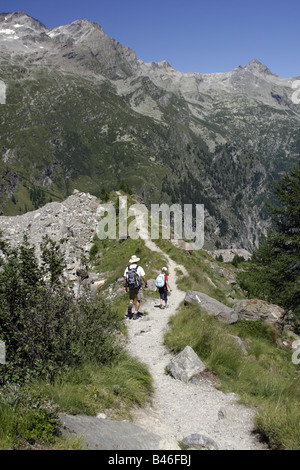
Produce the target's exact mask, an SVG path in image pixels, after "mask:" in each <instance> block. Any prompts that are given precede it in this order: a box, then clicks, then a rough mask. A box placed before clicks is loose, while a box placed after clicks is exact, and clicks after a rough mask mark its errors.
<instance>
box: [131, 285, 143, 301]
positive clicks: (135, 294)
mask: <svg viewBox="0 0 300 470" xmlns="http://www.w3.org/2000/svg"><path fill="white" fill-rule="evenodd" d="M129 297H130V300H137V301H138V302H140V301H141V300H142V298H143V291H142V289H141V288H139V289H129Z"/></svg>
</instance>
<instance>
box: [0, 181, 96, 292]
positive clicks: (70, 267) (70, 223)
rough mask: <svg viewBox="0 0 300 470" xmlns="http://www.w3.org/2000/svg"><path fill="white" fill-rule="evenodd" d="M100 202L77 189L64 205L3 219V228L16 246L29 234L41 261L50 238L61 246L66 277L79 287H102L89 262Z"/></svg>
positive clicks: (57, 204)
mask: <svg viewBox="0 0 300 470" xmlns="http://www.w3.org/2000/svg"><path fill="white" fill-rule="evenodd" d="M99 204H100V201H99V199H97V198H96V197H95V196H91V195H90V194H89V193H83V192H80V191H77V190H74V192H73V194H72V195H71V196H69V197H68V198H67V199H66V200H65V201H63V202H51V203H49V204H46V205H45V206H43V207H41V208H40V209H38V210H35V211H32V212H27V213H26V214H23V215H20V216H14V217H7V216H1V217H0V227H1V232H2V236H3V238H4V239H5V240H6V241H8V242H9V243H10V245H11V246H13V247H16V246H18V245H20V244H21V243H22V241H23V237H24V235H25V234H26V235H27V237H28V241H29V243H30V244H31V245H34V246H35V247H36V255H37V257H38V258H39V255H40V249H39V248H40V244H41V243H42V241H43V237H45V236H49V237H50V238H51V239H52V240H54V241H55V242H57V243H59V244H60V247H61V251H62V252H63V253H64V256H65V261H66V267H65V270H64V275H65V276H66V277H67V279H68V280H71V281H74V283H75V287H76V285H77V288H78V286H79V284H80V283H81V282H88V280H89V281H90V283H91V284H93V285H94V286H97V285H100V284H101V279H98V276H97V275H96V274H92V273H88V272H87V269H86V260H87V259H88V258H89V253H90V249H91V247H92V245H93V239H94V236H95V234H96V227H97V223H98V221H99V220H100V216H98V212H97V209H98V207H99Z"/></svg>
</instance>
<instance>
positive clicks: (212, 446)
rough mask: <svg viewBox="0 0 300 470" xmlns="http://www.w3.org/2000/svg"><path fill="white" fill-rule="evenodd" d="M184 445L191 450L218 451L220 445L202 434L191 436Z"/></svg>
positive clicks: (186, 438)
mask: <svg viewBox="0 0 300 470" xmlns="http://www.w3.org/2000/svg"><path fill="white" fill-rule="evenodd" d="M182 443H183V445H184V446H185V447H187V448H188V449H190V450H218V444H217V443H216V442H215V441H214V440H213V439H211V438H210V437H207V436H204V435H202V434H190V435H189V436H187V437H185V438H184V439H183V441H182Z"/></svg>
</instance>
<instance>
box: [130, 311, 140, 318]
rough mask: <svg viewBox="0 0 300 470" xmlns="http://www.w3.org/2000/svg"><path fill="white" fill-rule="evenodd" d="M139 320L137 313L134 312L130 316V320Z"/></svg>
mask: <svg viewBox="0 0 300 470" xmlns="http://www.w3.org/2000/svg"><path fill="white" fill-rule="evenodd" d="M138 318H139V315H138V313H137V312H134V314H133V315H132V320H137V319H138Z"/></svg>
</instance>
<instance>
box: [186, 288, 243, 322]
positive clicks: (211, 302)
mask: <svg viewBox="0 0 300 470" xmlns="http://www.w3.org/2000/svg"><path fill="white" fill-rule="evenodd" d="M184 303H185V304H190V303H195V304H198V305H199V307H201V309H202V310H204V311H205V312H206V313H208V314H209V315H214V316H215V317H218V319H219V320H222V321H224V322H226V323H235V322H236V321H237V320H238V317H237V315H236V313H235V312H234V311H233V310H232V308H230V307H228V306H227V305H224V304H223V303H222V302H219V301H218V300H216V299H213V298H212V297H210V296H209V295H206V294H203V293H202V292H196V291H192V290H189V291H187V292H186V294H185V298H184Z"/></svg>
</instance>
